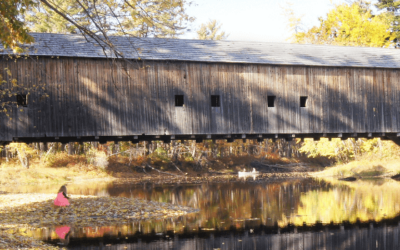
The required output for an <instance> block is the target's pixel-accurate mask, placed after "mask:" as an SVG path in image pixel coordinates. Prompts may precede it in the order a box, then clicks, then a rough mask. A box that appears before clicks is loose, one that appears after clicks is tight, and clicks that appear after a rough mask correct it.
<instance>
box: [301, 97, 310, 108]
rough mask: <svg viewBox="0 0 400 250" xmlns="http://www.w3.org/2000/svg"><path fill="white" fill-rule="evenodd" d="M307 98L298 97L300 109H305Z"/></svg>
mask: <svg viewBox="0 0 400 250" xmlns="http://www.w3.org/2000/svg"><path fill="white" fill-rule="evenodd" d="M307 100H308V96H300V108H305V107H307Z"/></svg>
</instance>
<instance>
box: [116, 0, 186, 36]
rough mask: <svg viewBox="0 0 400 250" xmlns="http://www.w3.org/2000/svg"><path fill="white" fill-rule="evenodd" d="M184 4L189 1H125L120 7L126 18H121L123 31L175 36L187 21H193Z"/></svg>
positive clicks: (133, 33)
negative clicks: (125, 13)
mask: <svg viewBox="0 0 400 250" xmlns="http://www.w3.org/2000/svg"><path fill="white" fill-rule="evenodd" d="M186 5H190V3H187V2H186V1H185V0H172V1H160V2H157V1H148V0H147V1H137V0H135V1H131V2H129V1H125V4H124V5H123V6H122V8H123V10H124V11H126V12H127V15H128V18H124V19H123V22H122V27H123V29H124V30H125V32H127V33H129V34H132V35H134V36H137V37H149V36H153V37H170V38H176V37H177V36H178V35H181V34H182V33H183V29H184V25H186V23H187V22H192V21H194V18H193V17H190V16H189V15H187V14H186V13H185V11H186V9H185V8H186ZM129 7H130V8H129Z"/></svg>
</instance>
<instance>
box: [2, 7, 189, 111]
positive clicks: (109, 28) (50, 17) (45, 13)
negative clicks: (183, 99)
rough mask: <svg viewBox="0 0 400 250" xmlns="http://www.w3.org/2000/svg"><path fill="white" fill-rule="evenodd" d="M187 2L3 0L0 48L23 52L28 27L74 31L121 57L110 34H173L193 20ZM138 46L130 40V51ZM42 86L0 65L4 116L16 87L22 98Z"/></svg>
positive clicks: (13, 101) (14, 98) (14, 99)
mask: <svg viewBox="0 0 400 250" xmlns="http://www.w3.org/2000/svg"><path fill="white" fill-rule="evenodd" d="M190 4H191V3H190V2H187V1H186V0H2V1H0V21H1V23H0V27H1V32H0V40H1V43H2V44H3V47H5V48H11V49H13V50H14V52H18V53H22V52H23V49H22V48H23V46H21V44H24V43H31V42H33V41H34V40H33V38H32V37H31V36H30V35H29V31H34V32H51V33H77V34H81V35H83V36H84V37H85V38H86V39H87V40H91V41H93V42H95V43H97V45H99V46H101V48H102V49H103V51H104V52H111V55H112V56H113V57H114V58H122V59H123V58H124V55H123V54H122V53H121V52H120V51H119V50H118V48H117V47H116V46H114V44H113V40H112V39H111V36H113V35H120V36H129V37H131V36H133V37H148V36H154V37H176V36H178V35H180V34H181V33H182V32H183V29H184V26H185V25H186V24H187V23H188V22H191V21H193V18H192V17H189V16H188V15H187V14H186V7H187V6H188V5H190ZM137 49H139V48H136V47H135V44H134V43H132V50H134V51H138V50H137ZM106 55H107V56H108V55H110V53H106ZM19 56H20V55H14V57H19ZM10 57H11V55H10ZM31 59H33V58H31ZM33 60H36V59H33ZM127 62H128V63H130V61H127ZM2 73H3V74H2ZM42 87H44V85H43V84H42V85H34V86H32V87H29V88H28V87H26V86H24V85H23V83H18V82H17V80H16V77H15V76H13V75H12V74H11V72H10V70H8V69H0V113H5V114H6V115H7V116H8V115H9V114H8V113H9V110H11V109H10V108H11V107H12V106H15V105H18V102H17V98H18V95H19V94H20V93H21V92H24V93H26V96H25V98H27V97H28V96H29V94H30V93H32V92H34V91H37V90H38V89H42ZM22 90H23V91H22ZM43 96H47V94H43Z"/></svg>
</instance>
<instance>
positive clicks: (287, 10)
mask: <svg viewBox="0 0 400 250" xmlns="http://www.w3.org/2000/svg"><path fill="white" fill-rule="evenodd" d="M281 9H282V10H283V13H282V14H283V15H284V16H285V17H286V18H287V27H288V28H289V30H290V32H292V33H294V34H297V33H298V32H301V31H303V27H302V26H303V24H302V21H301V19H302V18H303V17H304V15H301V16H297V15H296V14H295V12H294V10H293V3H291V2H286V6H281Z"/></svg>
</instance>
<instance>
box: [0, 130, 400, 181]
mask: <svg viewBox="0 0 400 250" xmlns="http://www.w3.org/2000/svg"><path fill="white" fill-rule="evenodd" d="M0 155H1V158H0V168H1V171H0V184H3V185H4V184H21V183H47V182H56V183H62V182H65V181H74V180H87V179H99V178H101V179H102V180H115V179H120V178H142V177H149V176H170V177H171V176H181V177H182V176H184V177H209V176H215V175H235V174H237V172H238V171H243V170H244V169H245V170H247V171H250V170H252V169H253V168H255V169H256V170H258V171H260V172H261V173H270V174H276V175H275V176H279V175H277V174H278V173H292V172H296V173H298V172H316V173H314V175H315V176H335V177H346V176H353V175H359V176H364V177H371V176H382V175H383V176H385V175H391V174H393V175H394V174H397V173H399V172H400V167H399V166H398V164H396V163H397V162H399V159H400V147H398V146H397V145H395V144H394V143H392V142H390V141H381V140H380V139H369V140H367V139H358V140H354V139H348V140H345V141H341V140H339V139H332V140H328V139H326V138H322V139H321V140H320V141H313V140H307V139H306V140H305V141H304V142H301V141H300V140H294V141H291V142H286V141H284V140H277V141H275V142H273V141H272V140H264V141H263V142H257V141H253V140H247V141H242V140H237V141H235V142H233V143H227V142H226V141H223V140H217V141H214V142H213V141H211V140H210V141H204V142H203V143H195V142H194V141H185V142H174V141H173V142H171V143H168V144H167V143H163V142H153V143H148V142H141V143H137V144H132V143H129V142H119V143H114V142H109V143H107V144H103V145H100V144H98V143H95V142H91V143H83V144H79V143H68V144H61V143H47V144H44V143H34V144H23V143H12V144H10V145H8V146H7V147H2V148H1V152H0ZM269 176H270V175H269ZM284 176H285V177H287V176H288V175H287V174H285V175H284ZM304 176H305V175H304Z"/></svg>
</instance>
